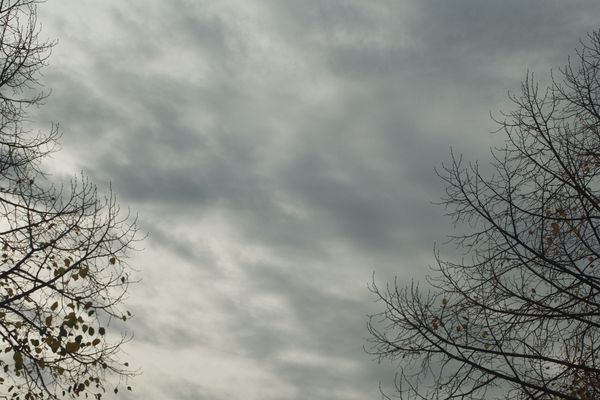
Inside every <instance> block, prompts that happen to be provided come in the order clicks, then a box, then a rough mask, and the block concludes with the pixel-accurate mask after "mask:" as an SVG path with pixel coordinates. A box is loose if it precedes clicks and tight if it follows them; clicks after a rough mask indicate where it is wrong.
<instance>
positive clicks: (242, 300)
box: [36, 0, 600, 400]
mask: <svg viewBox="0 0 600 400" xmlns="http://www.w3.org/2000/svg"><path fill="white" fill-rule="evenodd" d="M599 16H600V4H597V2H593V1H576V2H571V3H569V4H566V3H563V2H549V1H541V0H538V1H531V2H526V3H523V2H522V1H505V2H494V3H492V2H480V1H475V0H470V1H467V0H460V1H453V2H445V1H427V2H423V1H408V0H407V1H403V2H397V1H385V0H382V1H376V2H364V1H359V0H354V1H352V0H348V1H328V2H322V1H312V0H311V1H302V2H299V1H291V0H288V1H281V0H277V1H275V0H270V1H269V0H264V1H263V0H261V1H253V2H248V1H241V0H240V1H227V0H225V1H186V0H173V1H169V2H161V1H154V0H147V1H144V2H118V1H114V0H110V1H105V2H78V1H74V0H65V1H61V2H60V3H58V2H55V3H47V4H44V5H42V6H41V8H40V21H41V22H42V23H43V27H44V30H43V32H44V33H45V34H46V35H48V36H51V37H54V38H58V39H59V42H60V43H59V45H58V46H57V47H56V48H55V51H54V53H53V56H52V60H51V66H50V67H49V68H48V69H47V70H46V71H45V78H44V80H45V82H46V84H47V86H48V87H50V88H52V90H53V93H52V96H51V97H50V98H49V99H48V101H47V104H46V105H45V107H44V108H42V109H40V110H39V112H37V113H36V120H37V123H38V124H39V125H40V126H47V124H48V123H49V122H50V121H58V122H60V123H61V127H62V128H61V129H62V131H63V139H62V145H63V150H62V151H61V152H60V153H58V154H57V155H56V156H55V160H54V163H53V164H52V165H53V168H55V169H56V171H57V174H58V173H60V172H65V171H71V172H75V171H76V170H77V169H83V170H85V171H86V172H87V173H89V174H90V175H92V176H93V177H94V179H96V180H97V181H98V182H100V183H101V184H103V183H106V182H108V181H111V182H112V185H113V187H114V189H115V191H116V192H117V194H118V196H119V198H120V200H121V203H122V204H123V205H126V206H128V207H131V208H132V209H134V210H138V211H139V213H140V217H141V220H142V224H143V225H142V227H143V229H145V230H147V231H148V232H149V234H150V236H149V239H148V240H147V241H146V243H145V248H146V250H145V251H144V252H143V253H140V254H139V255H137V256H136V258H135V259H134V260H133V263H134V264H136V265H137V266H139V268H140V270H141V272H140V275H141V277H142V279H143V281H142V283H141V284H140V285H139V286H138V287H137V288H135V289H134V291H133V292H132V294H131V300H130V301H131V303H132V308H133V309H134V310H135V313H136V315H137V317H136V319H134V322H133V323H132V324H133V329H134V330H135V335H136V340H135V341H134V342H133V343H132V344H131V345H130V346H129V351H130V353H131V358H132V359H135V360H137V364H138V366H140V367H141V368H142V369H143V370H144V374H143V375H142V376H140V377H139V378H137V379H136V382H135V383H136V384H135V385H134V390H135V391H134V393H133V394H132V395H131V398H139V399H142V398H164V397H166V398H173V399H204V398H206V399H232V398H233V399H242V398H243V399H249V400H251V399H307V398H309V399H315V400H319V399H363V398H374V397H377V396H378V382H379V380H383V382H384V386H385V385H388V384H389V383H390V382H391V376H392V375H393V366H390V365H383V366H378V365H377V364H375V363H374V362H372V360H370V358H369V357H368V356H367V355H365V354H364V353H363V350H362V346H363V344H364V339H363V338H364V337H365V336H366V335H367V332H366V329H365V322H366V314H368V313H370V312H373V311H375V310H377V305H375V304H373V303H372V302H371V300H372V298H371V297H370V295H369V293H368V291H367V289H366V285H367V283H368V282H369V280H370V279H371V274H372V272H373V271H375V272H376V276H377V279H378V280H381V281H382V282H383V281H385V280H386V279H391V278H392V277H393V276H398V277H399V279H401V280H404V281H409V280H410V279H412V278H419V277H423V276H424V275H426V274H427V273H428V269H427V265H428V264H430V263H431V262H432V261H433V257H432V255H431V249H432V246H433V242H434V241H436V240H437V241H443V240H444V238H445V237H444V234H445V233H447V232H449V229H450V226H449V221H448V220H447V219H445V218H444V217H443V210H442V209H440V208H439V207H436V206H433V205H432V204H431V202H432V201H436V200H437V199H438V198H439V196H440V194H441V193H442V191H443V186H442V185H441V182H440V181H439V179H438V178H437V177H436V175H435V173H434V171H433V168H434V167H435V166H440V164H441V162H443V161H444V160H445V159H447V156H448V150H449V148H450V147H454V148H456V149H457V150H459V151H461V152H464V153H466V154H467V156H469V157H474V158H483V159H485V157H486V152H487V149H488V148H489V147H490V146H492V145H493V144H494V143H498V142H500V141H501V138H500V137H498V136H491V135H489V134H488V133H489V132H490V131H491V130H493V129H494V125H493V124H492V123H491V121H490V120H489V114H488V113H489V111H497V110H499V109H507V108H509V107H510V105H509V103H508V102H507V101H506V92H507V91H508V90H513V91H514V90H517V89H518V85H519V81H520V79H521V78H522V77H523V76H524V74H525V72H526V71H527V69H532V70H536V71H540V73H542V74H543V73H547V72H548V70H549V68H550V67H557V66H560V65H562V64H563V63H564V62H565V61H566V56H567V54H568V53H569V52H572V49H573V48H575V47H576V45H577V40H578V39H579V38H580V37H582V36H584V35H585V34H586V32H588V31H590V30H592V29H594V28H596V26H595V25H594V24H595V23H596V21H597V20H598V17H599ZM74 170H75V171H74Z"/></svg>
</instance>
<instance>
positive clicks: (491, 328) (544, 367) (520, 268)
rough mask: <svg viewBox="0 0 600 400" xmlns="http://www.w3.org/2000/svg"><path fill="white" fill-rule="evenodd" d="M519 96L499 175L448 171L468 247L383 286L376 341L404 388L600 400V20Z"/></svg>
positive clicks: (414, 394)
mask: <svg viewBox="0 0 600 400" xmlns="http://www.w3.org/2000/svg"><path fill="white" fill-rule="evenodd" d="M511 100H512V101H513V102H514V105H515V106H516V107H515V110H514V111H513V112H510V113H507V114H503V118H500V119H498V120H497V122H498V123H499V124H500V131H502V132H503V133H505V135H506V142H505V146H504V147H502V148H500V149H497V150H495V151H493V152H492V157H493V158H492V163H491V164H492V167H493V168H492V169H493V174H492V175H491V176H488V175H486V174H484V173H483V172H481V170H480V168H479V166H478V164H477V163H464V162H463V161H462V157H459V156H455V155H452V157H451V161H450V162H449V163H448V165H445V166H443V169H442V171H441V172H440V176H441V177H442V178H443V179H444V180H445V182H446V184H447V190H446V194H447V197H446V198H444V199H443V203H444V204H445V205H446V207H447V210H448V214H449V216H451V218H452V219H453V221H454V223H455V224H459V226H461V227H462V228H461V229H465V230H463V232H466V233H465V234H462V233H461V234H458V235H457V236H455V237H453V238H452V239H453V240H454V241H455V242H456V243H457V244H458V246H459V248H460V249H462V250H463V251H464V252H463V256H462V257H460V256H459V257H458V258H460V260H458V261H449V260H446V259H443V258H441V257H440V256H439V252H436V259H437V264H436V268H434V269H435V270H436V272H435V273H434V277H432V278H430V279H429V280H428V286H429V288H428V289H427V290H425V289H423V288H422V287H421V288H420V287H419V285H418V284H412V285H409V286H401V285H399V284H398V283H397V282H396V283H393V284H388V285H387V286H386V287H385V288H383V287H382V288H378V287H377V286H376V285H373V286H372V290H373V292H374V293H375V294H376V295H377V297H378V299H379V300H380V301H381V302H382V303H383V305H384V307H383V311H382V312H381V313H379V314H376V315H373V316H372V317H371V319H370V322H369V329H370V332H371V334H372V336H371V338H370V347H369V351H371V352H372V353H373V354H376V355H377V356H379V357H380V358H382V359H392V360H395V361H396V362H397V363H398V366H399V372H398V375H397V379H396V386H397V390H398V393H397V394H396V395H397V396H398V397H400V398H418V399H569V400H592V399H600V197H599V196H600V32H594V33H592V34H590V35H589V37H588V38H587V39H586V41H583V42H582V43H581V47H580V48H579V50H578V51H577V53H576V56H575V57H573V58H572V59H569V62H568V64H567V65H566V66H565V67H564V68H561V69H559V70H558V72H557V73H555V74H553V76H552V80H551V83H550V85H549V87H547V88H545V89H540V87H539V84H538V83H536V81H535V80H534V77H533V74H529V73H528V75H527V78H526V79H525V80H524V82H523V83H522V86H521V92H520V94H519V95H517V96H511Z"/></svg>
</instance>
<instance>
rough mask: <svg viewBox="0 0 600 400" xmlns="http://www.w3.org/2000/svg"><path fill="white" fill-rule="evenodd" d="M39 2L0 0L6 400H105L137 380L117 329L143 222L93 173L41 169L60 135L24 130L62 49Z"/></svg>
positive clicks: (0, 338)
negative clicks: (111, 384)
mask: <svg viewBox="0 0 600 400" xmlns="http://www.w3.org/2000/svg"><path fill="white" fill-rule="evenodd" d="M37 3H38V2H37V1H35V0H0V248H1V251H0V351H1V353H0V369H2V371H3V374H2V377H0V396H2V395H3V396H4V397H6V398H12V399H15V400H20V399H26V400H30V399H46V398H48V399H57V398H62V397H65V396H66V397H81V396H83V397H85V398H88V397H92V398H96V399H100V398H101V397H102V395H103V393H105V392H106V387H105V386H106V385H107V377H108V376H109V375H111V374H112V375H116V376H118V377H120V379H121V380H123V379H125V380H126V379H127V377H129V376H130V375H132V373H133V372H132V371H131V370H130V369H129V368H128V366H129V365H128V363H123V362H122V361H120V360H119V358H118V350H119V348H120V346H121V344H123V343H124V342H126V341H127V340H128V337H127V336H126V335H123V334H120V333H115V332H113V331H114V330H110V329H109V326H110V324H111V322H112V321H115V320H122V321H127V319H128V318H129V317H130V316H131V314H130V313H129V312H128V311H125V310H124V309H123V308H122V300H123V297H124V295H125V293H126V291H127V288H128V286H129V284H130V282H131V278H130V276H129V272H128V270H129V267H128V265H127V263H126V258H127V252H128V250H130V249H131V246H132V244H133V243H134V242H135V240H136V239H135V233H136V228H135V221H132V220H131V219H130V218H129V217H128V216H120V211H119V207H118V205H117V204H116V202H115V199H114V196H112V195H110V196H108V197H106V198H105V197H101V196H99V195H98V193H97V191H96V188H95V186H94V185H93V184H91V183H90V182H89V181H88V180H87V179H86V178H85V177H82V178H80V179H77V180H74V181H73V182H72V183H71V185H70V186H69V187H62V186H61V187H57V186H53V185H52V184H51V183H50V182H49V181H48V179H47V176H46V175H45V174H44V173H43V171H41V168H40V161H41V160H42V159H43V157H44V156H45V155H47V154H48V153H50V152H52V151H53V150H54V148H55V145H56V140H57V138H58V132H57V130H56V129H55V128H52V129H50V130H49V131H48V132H45V133H38V134H32V133H31V132H30V131H28V130H27V129H26V128H25V122H26V118H27V113H26V111H27V107H28V106H30V105H35V104H38V103H39V102H40V101H41V100H42V99H43V98H44V96H45V95H44V94H43V93H41V92H39V91H37V87H38V82H37V76H38V71H39V69H40V68H42V67H43V66H44V65H45V64H46V61H47V57H48V56H49V53H50V49H51V47H52V45H53V43H51V42H44V41H40V40H39V38H38V28H37V26H36V6H37ZM111 332H112V333H111ZM114 391H115V392H117V388H114Z"/></svg>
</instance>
